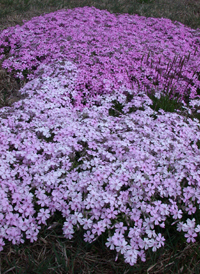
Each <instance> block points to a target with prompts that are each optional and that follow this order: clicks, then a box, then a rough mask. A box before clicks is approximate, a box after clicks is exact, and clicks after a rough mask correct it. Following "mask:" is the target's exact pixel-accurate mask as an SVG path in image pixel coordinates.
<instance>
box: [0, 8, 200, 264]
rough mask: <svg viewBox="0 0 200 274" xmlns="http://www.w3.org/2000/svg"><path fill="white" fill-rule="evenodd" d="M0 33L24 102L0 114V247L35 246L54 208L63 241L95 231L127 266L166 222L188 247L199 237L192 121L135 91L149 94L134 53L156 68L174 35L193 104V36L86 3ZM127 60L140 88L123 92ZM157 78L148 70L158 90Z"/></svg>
mask: <svg viewBox="0 0 200 274" xmlns="http://www.w3.org/2000/svg"><path fill="white" fill-rule="evenodd" d="M86 15H87V16H86ZM85 18H88V20H89V21H90V22H89V23H88V22H87V20H86V19H85ZM125 22H126V23H125ZM122 23H123V24H122ZM94 26H95V27H94ZM117 29H118V30H117ZM119 29H120V31H119ZM69 30H70V31H69ZM136 30H137V31H136ZM183 30H184V31H183ZM44 33H45V35H44ZM163 33H164V34H165V36H164V38H163V36H162V39H163V40H162V43H161V42H160V41H161V40H160V39H161V38H160V37H161V34H162V35H163ZM169 33H170V35H169ZM151 35H152V36H151ZM171 35H173V37H172V38H169V37H168V36H170V37H171ZM150 36H151V39H150ZM0 37H1V39H2V40H1V41H2V42H1V44H0V46H1V45H2V46H4V47H6V46H8V45H9V46H10V47H11V50H10V55H12V56H10V57H9V58H8V59H6V60H4V66H5V67H7V68H8V69H9V70H12V69H14V70H16V71H18V70H19V71H18V72H22V73H24V71H25V70H30V71H31V70H32V72H31V73H30V74H29V80H30V81H29V82H28V83H26V85H25V86H24V87H23V88H22V89H21V93H26V94H27V95H28V97H27V98H26V99H23V100H21V101H19V102H16V103H15V104H14V105H13V107H11V108H6V107H4V108H2V109H0V116H1V120H0V129H1V130H0V151H1V153H0V163H1V164H0V220H1V222H0V250H2V249H3V245H4V244H5V241H6V240H8V241H11V242H12V243H13V244H19V243H23V242H24V239H25V238H27V239H30V241H31V242H33V241H35V240H37V236H38V233H39V231H40V228H41V225H42V224H43V225H46V224H47V220H48V219H49V218H50V217H51V216H53V215H54V213H55V212H56V211H59V212H61V214H62V216H63V218H64V219H65V222H64V224H63V234H64V235H65V237H66V238H69V239H71V238H72V237H73V235H74V232H75V231H76V229H77V228H82V229H83V230H84V232H85V234H84V239H85V241H87V242H90V243H91V242H93V241H95V240H96V239H97V238H98V237H99V236H100V235H102V234H103V233H105V232H106V233H108V238H107V240H106V242H105V245H106V246H107V247H109V248H110V249H111V250H116V251H117V253H121V254H123V256H124V259H125V261H126V262H127V263H129V264H130V265H134V264H135V263H136V261H137V259H138V258H141V260H142V261H145V250H147V249H149V248H151V249H152V250H153V251H156V250H157V249H159V248H160V247H161V246H163V245H164V241H165V239H164V237H163V235H162V234H161V233H157V228H158V227H161V228H165V225H166V222H168V223H169V220H172V222H171V223H170V224H168V225H174V224H176V226H177V230H178V231H180V232H181V231H182V232H183V233H185V234H184V235H185V237H186V238H187V242H190V241H192V242H194V241H195V238H196V237H197V234H198V233H199V232H200V228H199V224H197V220H196V219H195V212H196V211H199V203H200V171H199V166H200V150H199V147H198V145H197V142H198V140H200V130H199V129H200V125H199V121H197V120H192V119H189V118H186V117H184V116H181V115H180V114H178V113H166V112H164V111H163V110H159V111H154V110H152V109H151V107H150V106H151V104H152V101H151V99H150V98H149V97H148V96H147V94H146V92H145V89H143V88H142V87H141V86H143V87H147V86H148V87H149V88H151V86H150V83H151V82H150V80H148V81H147V79H148V77H149V76H150V74H151V73H152V72H153V71H154V76H155V71H156V69H155V67H152V68H150V67H149V66H148V64H146V65H145V64H142V66H143V69H144V74H142V73H141V70H140V65H141V58H142V56H141V55H142V54H143V53H144V52H145V51H147V50H153V51H154V53H157V54H158V55H157V57H156V55H155V56H154V58H153V57H152V58H153V59H154V61H156V60H157V58H158V56H162V58H163V59H162V62H161V61H159V62H160V63H159V64H160V68H162V67H164V66H165V64H166V62H167V59H173V57H174V51H173V50H172V49H174V50H175V49H176V47H177V48H178V46H177V45H178V43H179V40H181V39H185V40H186V41H187V43H188V45H190V50H191V53H190V61H189V58H188V63H187V65H186V68H185V70H184V71H182V72H181V73H182V76H181V75H180V73H179V80H180V79H181V80H180V81H179V82H178V81H177V83H176V84H177V88H179V90H180V93H183V92H184V90H183V89H182V88H183V87H185V86H186V83H187V81H189V79H192V81H193V84H192V83H191V84H189V82H188V86H190V89H191V102H193V100H192V98H195V97H196V98H195V99H196V101H198V100H197V98H198V97H197V96H196V94H195V92H196V90H195V87H198V86H197V85H198V84H199V81H198V79H197V77H195V76H194V75H193V78H192V73H189V72H188V71H189V70H190V71H194V67H195V65H198V64H199V62H200V59H199V58H197V56H198V57H199V52H197V50H196V52H195V49H196V48H195V45H196V44H197V43H198V41H196V40H195V37H193V35H192V30H189V29H187V28H185V27H183V26H182V27H181V30H180V29H179V28H178V27H177V26H175V25H174V24H172V23H171V21H170V20H167V19H160V20H159V19H153V18H149V19H147V18H143V17H141V18H140V17H138V16H128V15H121V16H118V17H117V16H115V15H112V14H109V13H108V12H107V11H100V10H97V9H95V8H88V7H85V8H82V9H80V8H78V9H75V10H68V11H58V12H55V13H53V14H52V13H51V14H48V15H45V16H43V17H39V18H33V19H32V20H31V21H29V22H27V23H25V24H24V25H23V26H21V27H19V26H17V27H15V28H14V27H13V28H10V29H9V30H4V31H3V32H2V33H1V34H0ZM6 37H8V40H9V42H6ZM114 37H115V39H114ZM103 38H104V40H103ZM153 38H154V39H153ZM176 38H179V40H177V39H176ZM3 39H5V41H4V40H3ZM146 39H147V40H146ZM167 39H168V40H167ZM185 40H184V41H185ZM39 41H40V42H39ZM109 41H113V44H111V42H109ZM136 41H137V43H136ZM147 41H150V43H147ZM133 42H134V43H133ZM39 43H40V44H39ZM159 43H160V45H161V46H162V47H160V48H159V47H158V45H159ZM167 46H168V47H167ZM175 46H176V47H175ZM184 48H186V49H187V47H186V46H185V44H184ZM2 49H3V47H2ZM183 50H185V49H182V51H183ZM156 51H157V52H156ZM1 52H2V58H3V55H4V54H3V51H2V50H1ZM161 53H162V55H159V54H161ZM152 54H153V53H152ZM131 58H132V59H131ZM137 59H138V60H137ZM127 62H129V65H130V64H131V62H132V65H131V66H132V70H133V69H134V72H132V73H133V74H134V75H135V79H137V80H138V81H136V82H138V83H139V86H140V88H141V89H140V88H139V87H138V86H137V85H136V84H135V85H134V84H133V82H132V84H133V85H132V86H130V85H129V84H130V83H131V82H130V79H128V78H127V77H128V75H129V73H130V71H131V68H130V66H128V63H127ZM33 66H35V67H36V69H35V70H33ZM124 67H127V68H129V69H130V70H129V71H128V73H127V72H126V73H125V72H124ZM157 68H158V64H157ZM112 71H113V73H112ZM20 75H21V74H20ZM140 75H141V77H140ZM142 75H143V76H142ZM184 75H185V77H183V76H184ZM20 77H21V76H20ZM105 77H106V78H105ZM145 77H146V78H145ZM165 77H166V75H165V74H164V73H161V74H160V75H159V88H158V90H159V89H160V90H161V87H162V88H163V86H162V85H163V82H162V79H165ZM186 78H187V79H186ZM152 85H154V84H153V83H152ZM154 87H155V85H154ZM196 101H195V102H196ZM117 103H118V104H120V105H121V106H122V110H121V111H118V110H116V104H117ZM195 104H197V103H193V105H192V106H193V107H194V106H195ZM188 111H189V109H188ZM113 112H114V113H115V115H113ZM111 114H112V115H111Z"/></svg>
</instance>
